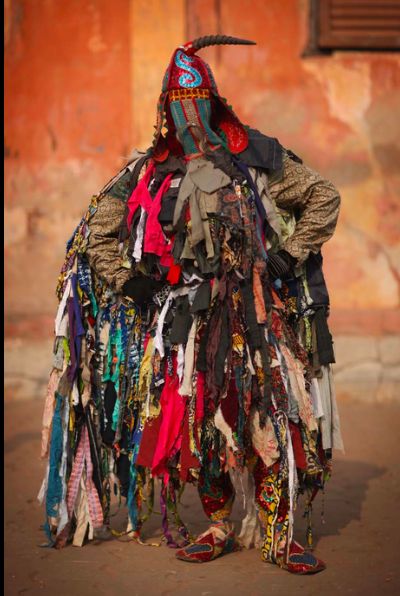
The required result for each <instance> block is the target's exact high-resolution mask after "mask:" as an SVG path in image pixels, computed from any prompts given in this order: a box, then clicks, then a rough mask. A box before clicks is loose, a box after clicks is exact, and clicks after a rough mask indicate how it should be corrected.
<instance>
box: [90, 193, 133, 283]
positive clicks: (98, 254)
mask: <svg viewBox="0 0 400 596" xmlns="http://www.w3.org/2000/svg"><path fill="white" fill-rule="evenodd" d="M124 213H125V203H124V202H123V201H121V199H119V198H116V197H113V196H111V195H110V194H106V195H103V196H101V197H100V198H99V199H98V205H97V210H96V212H95V213H94V214H93V215H92V216H91V218H90V220H89V230H90V234H89V239H88V246H87V249H86V255H87V257H88V260H89V264H90V266H91V267H92V268H93V269H94V270H95V272H96V274H97V275H98V276H99V277H100V278H101V279H103V280H104V281H105V282H106V283H107V284H108V285H109V286H110V287H111V288H112V289H113V290H115V291H116V292H121V291H122V286H123V285H124V283H125V282H126V281H127V280H128V279H129V277H130V272H129V269H127V268H126V267H124V266H123V264H122V263H123V260H122V256H121V254H120V252H119V239H118V236H119V229H120V226H121V222H122V220H123V217H124Z"/></svg>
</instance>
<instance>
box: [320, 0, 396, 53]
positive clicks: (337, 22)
mask: <svg viewBox="0 0 400 596" xmlns="http://www.w3.org/2000/svg"><path fill="white" fill-rule="evenodd" d="M317 6H318V9H319V15H318V19H319V27H318V46H319V47H320V48H326V49H335V48H338V49H340V48H343V49H346V48H347V49H353V48H354V49H357V48H360V49H369V48H371V49H377V48H380V49H399V48H400V0H320V2H318V3H317Z"/></svg>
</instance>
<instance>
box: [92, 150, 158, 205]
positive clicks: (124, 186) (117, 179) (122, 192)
mask: <svg viewBox="0 0 400 596" xmlns="http://www.w3.org/2000/svg"><path fill="white" fill-rule="evenodd" d="M149 158H150V152H149V151H139V150H137V149H135V150H134V152H133V153H132V155H131V157H130V159H129V161H128V162H127V163H126V164H125V165H124V167H123V168H121V170H120V171H119V172H118V173H117V174H116V175H115V176H113V177H112V178H111V180H109V181H108V182H107V184H106V185H105V186H103V188H102V189H101V190H100V192H99V194H98V197H101V196H104V195H108V196H111V197H113V198H116V199H120V200H121V201H123V202H126V201H127V199H128V197H129V195H130V193H131V192H132V190H133V188H134V187H135V186H136V183H137V178H138V176H139V173H140V170H141V169H142V167H143V165H144V163H145V162H146V161H147V160H148V159H149Z"/></svg>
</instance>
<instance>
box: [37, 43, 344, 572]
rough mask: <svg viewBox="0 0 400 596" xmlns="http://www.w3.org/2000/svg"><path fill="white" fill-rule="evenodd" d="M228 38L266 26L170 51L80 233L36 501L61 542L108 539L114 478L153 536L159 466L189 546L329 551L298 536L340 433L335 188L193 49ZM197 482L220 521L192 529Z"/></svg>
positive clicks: (174, 527) (68, 281) (61, 313)
mask: <svg viewBox="0 0 400 596" xmlns="http://www.w3.org/2000/svg"><path fill="white" fill-rule="evenodd" d="M221 43H223V44H235V43H242V44H244V43H245V44H251V43H253V42H248V41H246V40H238V39H236V38H231V37H226V36H209V37H204V38H200V39H197V40H195V41H193V42H191V43H188V44H186V45H185V46H182V47H180V48H178V49H177V50H176V51H175V52H174V54H173V56H172V58H171V61H170V64H169V66H168V68H167V71H166V73H165V77H164V80H163V86H162V93H161V96H160V99H159V103H158V112H157V113H158V120H157V125H156V132H155V137H154V141H153V145H152V147H151V148H150V149H149V150H148V151H147V152H146V153H139V152H137V153H135V155H134V157H133V159H132V160H131V161H130V162H129V163H128V164H127V165H126V166H125V167H124V168H123V169H122V170H121V171H120V172H119V173H118V174H117V175H116V176H115V177H114V178H113V179H112V180H111V181H110V182H109V183H108V184H107V185H106V186H105V187H104V188H103V189H102V190H101V191H100V193H98V194H97V195H95V196H94V197H93V198H92V201H91V204H90V206H89V209H88V212H87V213H86V215H85V216H84V217H83V219H82V221H81V222H80V223H79V225H78V227H77V228H76V230H75V232H74V234H73V235H72V237H71V239H70V240H69V242H68V244H67V254H66V258H65V262H64V265H63V267H62V270H61V275H60V277H59V281H58V287H57V294H58V298H59V308H58V312H57V316H56V320H55V343H54V364H53V369H52V372H51V375H50V380H49V385H48V392H47V396H46V403H45V410H44V415H43V434H42V455H43V456H44V457H46V456H48V466H47V471H46V475H45V478H44V481H43V484H42V488H41V491H40V495H39V498H40V499H41V500H42V501H44V502H45V506H46V523H45V529H46V531H47V535H48V538H49V544H50V545H53V546H55V547H57V548H61V547H62V546H64V545H65V544H66V543H67V542H68V541H71V540H72V542H73V544H75V545H82V544H83V540H84V538H85V536H86V535H87V536H88V538H89V539H91V538H93V537H99V538H102V537H103V538H106V537H107V536H108V534H109V531H108V527H109V523H110V500H111V493H112V490H113V489H115V487H118V490H119V492H120V495H121V496H123V497H126V503H127V508H128V513H129V525H128V531H129V532H131V533H132V535H134V536H136V537H137V539H138V540H139V538H140V532H141V528H142V526H143V523H144V521H145V520H146V518H147V517H148V515H149V514H150V513H151V511H152V509H153V502H154V479H159V480H160V486H161V488H160V491H161V492H160V507H161V514H162V525H163V531H164V536H165V539H166V541H167V543H168V545H169V546H172V547H175V548H177V551H176V554H177V557H178V558H179V559H182V560H185V561H191V562H204V561H209V560H211V559H213V558H215V557H217V556H220V555H221V554H225V553H228V552H232V551H233V550H236V549H238V548H240V547H242V546H245V547H250V546H252V545H260V547H261V553H262V558H263V560H265V561H268V562H271V563H276V564H278V565H280V566H281V567H283V568H285V569H288V570H289V571H292V572H295V573H315V572H317V571H320V570H321V569H323V568H324V564H323V563H322V561H320V560H319V559H317V558H316V557H315V556H314V555H313V554H312V553H311V552H309V550H307V551H306V550H305V549H304V548H302V547H301V546H300V545H299V544H298V543H297V542H295V541H294V539H293V516H294V510H295V507H296V502H297V499H298V496H299V494H302V493H304V494H306V496H307V508H308V512H309V513H310V512H311V507H312V501H313V499H314V497H315V495H316V493H317V492H318V490H319V489H321V488H323V486H324V483H325V481H326V479H327V477H328V476H329V474H330V471H331V458H332V449H333V448H339V449H341V448H342V441H341V435H340V428H339V419H338V413H337V406H336V401H335V395H334V389H333V385H332V377H331V371H330V364H331V363H332V362H334V354H333V348H332V338H331V335H330V332H329V328H328V324H327V316H328V311H329V298H328V292H327V289H326V285H325V281H324V276H323V273H322V257H321V252H320V249H321V246H322V244H323V243H324V242H326V241H327V240H328V239H329V238H330V237H331V236H332V234H333V232H334V229H335V225H336V221H337V217H338V211H339V202H340V198H339V195H338V193H337V191H336V189H335V188H334V187H333V186H332V184H331V183H329V182H327V181H326V180H324V179H322V178H321V176H319V175H318V174H317V173H315V172H313V171H312V170H310V169H309V168H307V167H306V166H304V165H303V164H302V161H301V159H300V158H298V157H297V156H296V155H294V154H293V153H292V152H291V151H289V150H286V149H285V148H284V147H282V145H281V144H280V143H279V141H278V140H277V139H275V138H270V137H268V136H265V135H264V134H262V133H260V132H259V131H257V130H254V129H251V128H249V127H246V126H244V125H243V124H242V123H241V122H240V120H239V119H238V117H237V116H236V115H235V113H234V112H233V110H232V108H231V107H230V106H228V105H227V103H226V101H225V100H223V99H222V98H221V97H220V96H219V94H218V90H217V86H216V83H215V81H214V78H213V75H212V72H211V70H210V68H209V66H208V65H207V64H206V63H205V62H204V61H203V60H202V59H201V58H200V57H199V56H198V55H197V53H196V52H197V51H198V50H199V49H201V48H202V47H205V46H209V45H215V44H221ZM238 480H239V482H238ZM187 482H192V483H196V485H197V486H198V491H199V496H200V499H201V503H202V506H203V508H204V511H205V513H206V515H207V516H208V518H209V520H210V527H209V529H208V530H207V531H206V532H205V533H204V534H202V535H201V536H199V537H197V539H194V538H191V537H190V535H189V532H188V530H187V528H186V526H185V524H184V522H183V521H182V520H181V519H180V516H179V511H178V505H179V496H180V494H181V491H182V489H183V487H184V485H185V483H187ZM240 483H241V484H242V485H243V486H244V487H245V488H244V491H245V493H246V503H247V506H246V507H247V509H246V517H245V519H244V520H243V526H242V530H241V532H240V534H239V535H236V534H235V531H234V528H233V526H232V525H231V524H230V522H229V516H230V513H231V510H232V504H233V500H234V496H235V486H238V485H239V484H240ZM308 538H309V540H310V541H311V535H310V534H309V536H308ZM308 546H311V543H309V545H308Z"/></svg>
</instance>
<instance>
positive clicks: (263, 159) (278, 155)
mask: <svg viewBox="0 0 400 596" xmlns="http://www.w3.org/2000/svg"><path fill="white" fill-rule="evenodd" d="M246 132H247V135H248V139H249V144H248V146H247V148H246V149H245V150H244V151H242V152H241V153H239V154H238V157H239V159H240V160H241V161H243V162H244V163H245V164H246V165H247V166H249V167H252V168H261V169H263V170H266V171H268V172H275V171H277V170H281V169H282V160H283V147H282V145H281V144H280V142H279V141H278V139H276V138H274V137H268V136H267V135H264V134H263V133H261V132H260V131H259V130H257V129H255V128H250V127H249V128H247V129H246Z"/></svg>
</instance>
